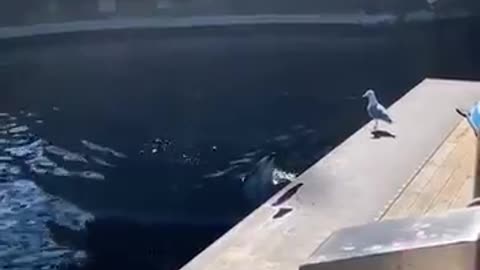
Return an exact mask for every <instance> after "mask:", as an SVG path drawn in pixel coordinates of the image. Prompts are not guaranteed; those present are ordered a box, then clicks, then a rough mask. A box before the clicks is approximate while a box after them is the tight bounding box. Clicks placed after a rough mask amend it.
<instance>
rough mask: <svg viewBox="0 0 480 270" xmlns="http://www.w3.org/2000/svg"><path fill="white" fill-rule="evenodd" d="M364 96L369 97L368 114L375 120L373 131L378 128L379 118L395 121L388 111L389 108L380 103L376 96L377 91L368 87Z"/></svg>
mask: <svg viewBox="0 0 480 270" xmlns="http://www.w3.org/2000/svg"><path fill="white" fill-rule="evenodd" d="M362 97H364V98H365V97H366V98H368V105H367V112H368V115H370V117H371V118H372V119H373V120H374V121H375V125H374V127H373V131H376V130H377V127H378V120H382V121H384V122H387V123H389V124H391V123H393V120H392V118H390V116H389V115H388V113H387V109H385V107H384V106H383V105H382V104H380V103H379V102H378V100H377V97H376V96H375V92H374V91H373V90H372V89H368V90H367V91H366V92H365V94H363V96H362Z"/></svg>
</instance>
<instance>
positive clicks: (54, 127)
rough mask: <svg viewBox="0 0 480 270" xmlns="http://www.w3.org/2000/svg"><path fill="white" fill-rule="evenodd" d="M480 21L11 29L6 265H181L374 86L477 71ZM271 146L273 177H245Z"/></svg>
mask: <svg viewBox="0 0 480 270" xmlns="http://www.w3.org/2000/svg"><path fill="white" fill-rule="evenodd" d="M475 33H476V24H474V23H473V22H472V21H463V22H455V23H453V22H452V23H445V24H441V25H414V26H408V25H405V26H397V27H393V28H388V29H383V28H382V27H377V28H373V29H362V28H357V27H354V28H351V27H331V28H316V27H305V28H301V29H300V28H299V27H298V26H296V27H291V26H277V27H237V28H234V27H232V28H226V29H225V28H222V29H216V28H213V29H212V28H210V29H194V30H188V31H185V30H183V31H168V32H165V31H164V32H155V31H132V32H116V33H114V32H112V33H101V34H77V35H69V36H57V37H45V38H36V39H23V40H15V41H9V42H3V43H1V44H0V89H1V92H0V93H1V95H0V111H1V112H2V114H1V115H0V150H1V155H0V186H1V187H0V204H1V207H0V209H2V210H1V211H0V230H2V232H1V234H0V246H1V249H0V257H1V260H0V266H1V267H2V268H10V269H51V268H52V267H54V266H64V267H67V266H68V267H69V268H72V269H73V268H82V269H176V268H178V267H180V266H181V265H183V264H184V263H186V261H188V259H190V258H191V257H193V256H194V255H195V254H196V253H198V252H199V251H200V250H202V249H203V248H205V247H206V246H207V245H208V244H209V243H211V242H212V241H213V240H214V239H216V238H217V237H219V236H220V235H221V234H222V233H224V232H225V231H226V230H228V229H229V228H230V227H231V226H233V225H234V224H235V223H236V222H238V221H239V220H241V219H242V218H243V217H245V216H246V215H247V214H248V213H249V212H250V211H252V210H253V209H254V208H255V207H256V206H258V205H259V204H261V203H262V202H263V201H264V200H265V199H267V198H268V197H269V196H271V195H272V194H273V193H274V192H275V191H277V190H279V189H280V188H281V187H282V186H284V185H285V184H286V183H288V182H289V181H294V176H295V175H298V174H300V173H301V172H303V171H304V170H305V169H306V168H308V166H310V165H312V164H313V163H314V162H315V161H317V160H318V159H320V158H321V157H322V156H324V155H325V154H326V153H328V151H330V150H331V149H332V148H333V147H334V146H336V145H337V144H338V143H340V142H341V141H342V140H344V139H345V138H346V137H348V135H350V134H351V133H352V132H353V131H355V130H356V129H357V128H359V127H360V126H361V125H363V124H364V123H365V122H366V121H367V116H366V114H365V112H364V106H365V103H364V101H363V100H361V98H360V96H361V94H363V92H364V91H365V89H366V88H374V89H376V90H377V92H378V93H379V96H380V99H381V100H382V102H384V103H385V104H387V105H388V104H391V103H392V102H393V101H395V100H396V99H397V98H399V97H400V96H401V95H402V94H403V93H405V92H406V91H407V90H408V89H409V88H411V87H412V86H414V85H415V84H417V83H418V82H420V81H421V80H422V79H423V78H424V77H425V76H428V75H438V76H448V77H459V78H460V77H464V78H475V77H478V74H479V73H478V70H479V69H478V62H477V61H476V60H477V59H478V53H476V52H475V50H474V48H475V45H476V44H478V42H477V40H476V39H475V38H474V37H475ZM272 153H273V155H274V165H275V169H274V177H273V180H274V181H269V182H268V183H266V184H265V183H263V184H261V185H258V187H259V188H260V190H254V191H252V190H249V189H248V188H246V183H248V182H249V181H255V179H253V180H251V179H250V180H249V175H252V172H254V171H255V169H256V168H257V167H256V166H257V164H258V162H259V160H261V159H262V158H263V157H265V156H268V155H271V154H272ZM277 181H279V182H280V183H277ZM254 186H255V185H254ZM252 192H253V193H255V194H257V195H258V196H257V197H255V196H250V195H251V194H252Z"/></svg>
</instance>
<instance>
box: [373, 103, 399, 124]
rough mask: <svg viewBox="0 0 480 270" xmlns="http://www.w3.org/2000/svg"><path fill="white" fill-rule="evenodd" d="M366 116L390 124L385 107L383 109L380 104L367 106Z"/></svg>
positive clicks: (390, 119)
mask: <svg viewBox="0 0 480 270" xmlns="http://www.w3.org/2000/svg"><path fill="white" fill-rule="evenodd" d="M368 114H369V115H370V116H371V117H372V118H373V119H379V120H383V121H385V122H388V123H392V122H393V121H392V118H390V116H389V115H388V113H387V110H386V109H385V107H383V106H382V105H381V104H376V105H374V106H369V107H368Z"/></svg>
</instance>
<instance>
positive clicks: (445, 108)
mask: <svg viewBox="0 0 480 270" xmlns="http://www.w3.org/2000/svg"><path fill="white" fill-rule="evenodd" d="M378 94H379V96H380V97H381V92H379V93H378ZM479 99H480V82H467V81H453V80H437V79H427V80H425V81H423V82H422V83H420V84H419V85H417V86H416V87H415V88H413V89H412V90H411V91H410V92H408V93H407V94H406V95H405V96H404V97H402V98H401V99H400V100H398V101H397V102H396V103H394V104H393V105H392V106H391V107H390V108H389V111H390V114H391V116H392V118H393V119H394V121H395V123H394V124H393V125H392V126H388V127H387V126H383V127H385V129H387V130H388V131H390V132H392V133H394V134H395V135H396V138H394V139H393V138H381V139H372V138H371V134H370V129H371V126H365V127H363V128H361V129H360V130H358V131H357V132H356V133H355V134H353V135H352V136H351V137H349V138H348V139H347V140H346V141H345V142H343V143H342V144H341V145H339V146H338V147H337V148H335V149H334V150H333V151H332V152H330V153H329V154H328V155H327V156H325V157H324V158H323V159H322V160H320V161H319V162H318V163H317V164H315V165H314V166H312V167H311V168H310V169H309V170H307V171H306V172H305V173H304V174H303V175H301V176H300V177H299V179H298V182H296V183H292V184H291V185H289V186H287V187H286V188H285V189H284V190H282V192H280V193H279V194H277V195H276V196H274V197H273V198H271V199H270V200H269V201H267V202H266V203H265V204H264V205H262V206H261V207H259V208H258V209H256V210H255V211H254V212H253V213H252V214H250V215H249V216H248V217H247V218H245V219H244V220H243V221H242V222H241V223H239V224H237V226H235V227H234V228H233V229H231V230H230V231H229V232H228V233H226V234H225V235H224V236H223V237H221V238H220V239H219V240H218V241H216V242H215V243H213V244H212V245H211V246H210V247H208V248H207V249H206V250H204V251H203V252H202V253H201V254H199V255H198V256H197V257H196V258H194V259H193V260H192V261H191V262H189V263H188V264H187V265H185V266H184V268H183V269H184V270H193V269H195V270H198V269H205V270H207V269H215V270H222V269H228V270H237V269H239V270H240V269H242V270H243V269H278V270H280V269H282V270H283V269H289V270H293V269H298V267H299V265H300V263H301V262H302V261H304V260H305V259H307V258H308V257H309V256H310V254H312V252H313V251H314V250H315V249H316V248H317V247H318V246H319V245H320V244H321V243H322V242H323V241H324V240H325V239H326V237H327V236H328V235H329V234H330V232H332V231H333V230H335V229H338V228H342V227H346V226H352V225H358V224H364V223H368V222H371V221H374V220H377V219H378V218H379V217H380V216H381V214H382V213H383V212H384V209H385V208H386V207H387V206H388V205H389V204H390V203H391V200H392V199H393V198H394V197H395V196H396V194H397V193H398V192H399V191H401V190H402V189H403V188H404V186H405V185H406V183H407V182H408V180H409V179H410V178H411V177H412V176H413V175H414V174H415V173H416V172H417V171H418V170H419V168H420V167H421V166H422V165H423V164H424V163H425V162H426V161H427V159H428V158H429V157H430V156H431V155H432V154H433V153H434V151H435V150H436V149H437V147H439V146H440V145H441V143H442V142H443V141H444V140H445V139H446V138H447V136H448V135H449V134H450V132H451V131H452V130H453V129H454V128H455V127H456V126H457V124H458V123H459V121H461V120H462V118H461V117H460V116H459V115H458V114H457V113H456V112H455V108H457V107H469V106H470V105H472V104H473V103H474V102H475V101H477V100H479ZM358 106H365V103H359V104H358ZM369 124H370V123H369ZM281 208H284V209H289V208H290V209H293V210H292V211H290V212H288V213H286V214H284V215H280V216H281V217H278V216H279V215H278V212H279V211H284V210H281ZM276 214H277V217H278V218H273V216H274V215H276Z"/></svg>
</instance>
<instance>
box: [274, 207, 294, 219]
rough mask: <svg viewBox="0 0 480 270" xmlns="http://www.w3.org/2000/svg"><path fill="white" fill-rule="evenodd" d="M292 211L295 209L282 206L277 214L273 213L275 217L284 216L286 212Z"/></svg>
mask: <svg viewBox="0 0 480 270" xmlns="http://www.w3.org/2000/svg"><path fill="white" fill-rule="evenodd" d="M292 211H293V209H292V208H283V207H282V208H280V209H278V211H277V212H276V213H275V215H273V219H277V218H281V217H284V216H285V215H286V214H288V213H290V212H292Z"/></svg>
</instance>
